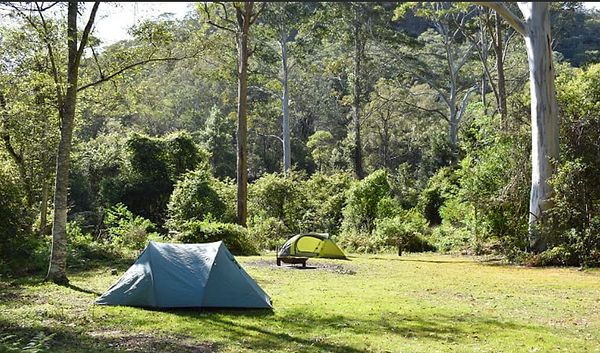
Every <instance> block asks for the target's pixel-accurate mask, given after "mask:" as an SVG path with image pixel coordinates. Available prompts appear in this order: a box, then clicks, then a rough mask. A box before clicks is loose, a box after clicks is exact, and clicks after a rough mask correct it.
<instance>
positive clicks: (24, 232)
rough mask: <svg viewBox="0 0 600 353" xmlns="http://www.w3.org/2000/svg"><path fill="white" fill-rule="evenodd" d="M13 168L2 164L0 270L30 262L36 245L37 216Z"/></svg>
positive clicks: (0, 186)
mask: <svg viewBox="0 0 600 353" xmlns="http://www.w3.org/2000/svg"><path fill="white" fill-rule="evenodd" d="M15 174H16V173H14V172H13V171H11V170H9V169H8V168H6V167H4V166H0V195H1V196H0V271H3V270H5V269H7V268H6V267H12V266H16V265H17V263H18V262H20V261H24V262H27V258H28V257H29V255H30V253H31V251H32V250H33V249H34V248H35V247H36V241H35V239H34V238H33V236H32V234H31V231H32V224H33V217H32V215H31V212H30V210H29V208H28V207H27V205H26V203H25V197H24V195H23V192H22V190H21V189H20V188H19V185H18V182H17V178H16V177H15Z"/></svg>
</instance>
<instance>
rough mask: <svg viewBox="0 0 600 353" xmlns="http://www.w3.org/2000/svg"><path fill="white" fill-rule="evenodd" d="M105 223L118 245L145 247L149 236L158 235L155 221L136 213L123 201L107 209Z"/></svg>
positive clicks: (112, 240)
mask: <svg viewBox="0 0 600 353" xmlns="http://www.w3.org/2000/svg"><path fill="white" fill-rule="evenodd" d="M104 224H105V225H106V231H107V233H108V235H109V237H110V239H109V240H110V241H111V242H112V243H114V244H115V245H117V246H123V247H126V248H129V249H136V250H140V249H143V248H144V247H145V246H146V244H147V242H148V237H149V236H158V234H157V233H155V231H156V226H155V225H154V223H152V222H150V221H149V220H147V219H145V218H143V217H140V216H136V215H134V214H133V213H132V212H131V211H129V210H128V209H127V206H125V205H123V204H122V203H119V204H116V205H115V206H113V207H111V208H109V209H107V210H106V216H105V218H104Z"/></svg>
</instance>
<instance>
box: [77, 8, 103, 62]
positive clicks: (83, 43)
mask: <svg viewBox="0 0 600 353" xmlns="http://www.w3.org/2000/svg"><path fill="white" fill-rule="evenodd" d="M98 6H100V1H96V2H95V3H94V6H93V7H92V12H91V13H90V17H89V18H88V21H87V23H86V24H85V28H84V29H83V33H82V34H81V41H80V42H79V48H78V49H77V56H76V59H75V61H76V65H79V61H80V60H81V56H82V55H83V50H84V49H85V46H86V45H87V42H88V37H89V36H90V32H91V30H92V26H93V25H94V21H95V19H96V12H98Z"/></svg>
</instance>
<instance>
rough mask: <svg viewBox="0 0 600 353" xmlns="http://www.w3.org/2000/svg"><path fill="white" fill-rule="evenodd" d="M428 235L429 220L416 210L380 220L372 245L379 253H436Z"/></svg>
mask: <svg viewBox="0 0 600 353" xmlns="http://www.w3.org/2000/svg"><path fill="white" fill-rule="evenodd" d="M428 234H429V226H428V224H427V220H426V219H425V218H424V217H423V216H422V215H421V214H420V213H419V212H417V211H416V210H410V211H407V212H405V213H403V214H402V215H398V216H395V217H386V218H381V219H378V220H377V226H376V228H375V231H374V232H373V237H372V238H371V243H372V244H373V245H372V246H373V248H374V249H377V250H379V251H381V250H384V249H386V248H388V249H389V248H400V249H402V250H403V251H408V252H423V251H435V250H436V248H435V246H433V245H432V244H431V243H430V241H429V240H428V239H427V236H428Z"/></svg>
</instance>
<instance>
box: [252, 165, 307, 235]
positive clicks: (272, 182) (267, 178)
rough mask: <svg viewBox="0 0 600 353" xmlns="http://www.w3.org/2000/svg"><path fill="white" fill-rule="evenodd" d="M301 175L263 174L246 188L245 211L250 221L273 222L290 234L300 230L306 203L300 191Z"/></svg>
mask: <svg viewBox="0 0 600 353" xmlns="http://www.w3.org/2000/svg"><path fill="white" fill-rule="evenodd" d="M302 177H303V175H302V174H299V173H290V174H289V175H288V176H287V177H286V176H284V175H282V174H279V173H272V174H265V175H263V176H262V177H261V178H260V179H257V180H256V181H255V182H254V183H253V184H251V185H250V187H249V191H248V192H249V196H248V209H249V210H250V216H251V217H258V218H259V219H267V218H276V219H279V220H280V221H282V222H283V224H284V225H285V227H286V228H287V229H289V230H290V231H291V232H294V233H297V232H299V231H300V230H301V229H302V219H303V215H304V213H305V212H306V210H307V200H306V195H305V193H304V190H302V179H303V178H302Z"/></svg>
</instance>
